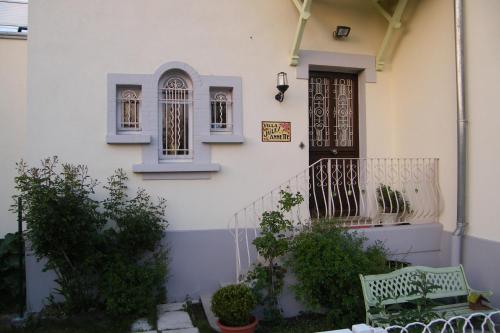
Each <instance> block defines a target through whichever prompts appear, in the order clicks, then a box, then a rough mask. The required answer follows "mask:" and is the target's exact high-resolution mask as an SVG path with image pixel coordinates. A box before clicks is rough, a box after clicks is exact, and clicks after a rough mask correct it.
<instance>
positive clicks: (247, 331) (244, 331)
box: [217, 317, 259, 333]
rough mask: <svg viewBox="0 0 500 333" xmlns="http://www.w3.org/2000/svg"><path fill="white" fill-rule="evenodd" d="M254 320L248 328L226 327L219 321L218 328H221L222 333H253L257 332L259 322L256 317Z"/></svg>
mask: <svg viewBox="0 0 500 333" xmlns="http://www.w3.org/2000/svg"><path fill="white" fill-rule="evenodd" d="M252 318H253V321H252V322H251V323H250V324H248V325H246V326H238V327H233V326H225V325H222V324H221V323H220V321H219V320H217V326H219V328H220V331H221V333H253V332H255V328H256V327H257V324H258V323H259V321H258V320H257V318H255V317H252Z"/></svg>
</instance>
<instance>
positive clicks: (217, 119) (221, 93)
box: [210, 89, 233, 132]
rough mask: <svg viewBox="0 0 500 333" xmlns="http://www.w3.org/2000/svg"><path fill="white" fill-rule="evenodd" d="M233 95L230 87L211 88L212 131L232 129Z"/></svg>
mask: <svg viewBox="0 0 500 333" xmlns="http://www.w3.org/2000/svg"><path fill="white" fill-rule="evenodd" d="M231 95H232V94H231V90H230V89H210V98H211V100H210V108H211V112H210V130H211V131H212V132H219V131H224V132H226V131H231V130H232V127H233V124H232V99H231Z"/></svg>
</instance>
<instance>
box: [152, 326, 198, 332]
mask: <svg viewBox="0 0 500 333" xmlns="http://www.w3.org/2000/svg"><path fill="white" fill-rule="evenodd" d="M155 332H156V331H155ZM161 333H200V331H198V329H197V328H196V327H192V328H181V329H179V330H168V331H161Z"/></svg>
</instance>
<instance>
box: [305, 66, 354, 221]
mask: <svg viewBox="0 0 500 333" xmlns="http://www.w3.org/2000/svg"><path fill="white" fill-rule="evenodd" d="M358 122H359V121H358V77H357V75H356V74H346V73H332V72H311V73H310V75H309V165H311V164H314V163H316V164H315V166H314V167H312V168H311V175H310V189H311V190H310V200H309V203H310V210H311V216H313V217H321V216H328V217H342V216H352V215H353V214H357V212H356V211H355V210H356V209H354V207H355V203H356V201H357V198H358V197H359V190H357V189H356V188H357V186H353V184H352V182H353V178H357V177H356V174H355V173H357V169H358V168H357V166H358V164H359V162H358V160H357V158H358V157H359V126H358Z"/></svg>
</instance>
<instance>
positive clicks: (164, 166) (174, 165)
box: [132, 162, 220, 173]
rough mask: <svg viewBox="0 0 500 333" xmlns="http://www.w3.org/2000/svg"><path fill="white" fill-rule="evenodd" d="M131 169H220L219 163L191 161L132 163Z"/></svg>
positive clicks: (139, 170)
mask: <svg viewBox="0 0 500 333" xmlns="http://www.w3.org/2000/svg"><path fill="white" fill-rule="evenodd" d="M132 171H133V172H135V173H163V172H217V171H220V165H219V164H216V163H206V164H196V163H191V162H170V163H168V162H166V163H158V164H134V165H133V166H132Z"/></svg>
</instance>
